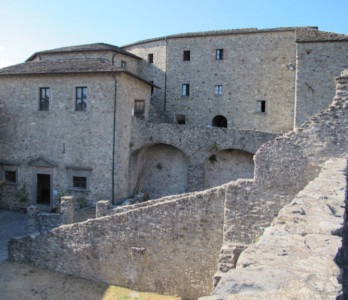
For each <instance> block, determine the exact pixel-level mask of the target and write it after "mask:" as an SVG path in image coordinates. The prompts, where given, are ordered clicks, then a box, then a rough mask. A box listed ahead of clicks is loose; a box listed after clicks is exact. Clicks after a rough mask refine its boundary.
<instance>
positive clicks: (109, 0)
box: [0, 0, 348, 67]
mask: <svg viewBox="0 0 348 300" xmlns="http://www.w3.org/2000/svg"><path fill="white" fill-rule="evenodd" d="M347 12H348V0H336V1H328V0H325V1H324V0H316V1H312V0H309V1H306V0H302V1H298V0H288V1H282V0H278V1H276V0H247V1H243V0H238V1H235V0H210V1H208V0H186V1H185V0H170V1H167V0H146V1H145V0H144V1H140V0H133V1H131V0H121V1H119V0H89V1H86V0H84V1H82V0H0V67H3V66H6V65H10V64H16V63H21V62H23V61H24V60H25V59H27V58H28V57H29V56H30V55H31V54H32V53H34V52H37V51H41V50H48V49H53V48H57V47H63V46H71V45H80V44H88V43H95V42H105V43H110V44H114V45H117V46H122V45H125V44H128V43H132V42H136V41H139V40H144V39H148V38H154V37H160V36H164V35H170V34H176V33H183V32H196V31H207V30H221V29H238V28H250V27H257V28H259V29H264V28H274V27H288V26H318V27H319V29H320V30H323V31H330V32H337V33H344V34H348V15H347Z"/></svg>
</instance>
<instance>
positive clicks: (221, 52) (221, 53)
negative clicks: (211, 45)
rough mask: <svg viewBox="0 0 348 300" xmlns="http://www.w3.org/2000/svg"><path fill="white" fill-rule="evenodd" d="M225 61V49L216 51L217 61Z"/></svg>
mask: <svg viewBox="0 0 348 300" xmlns="http://www.w3.org/2000/svg"><path fill="white" fill-rule="evenodd" d="M223 59H224V49H216V60H223Z"/></svg>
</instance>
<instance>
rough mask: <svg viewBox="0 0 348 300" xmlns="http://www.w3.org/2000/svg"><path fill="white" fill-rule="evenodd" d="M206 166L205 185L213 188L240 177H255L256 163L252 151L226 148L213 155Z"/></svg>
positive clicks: (206, 162)
mask: <svg viewBox="0 0 348 300" xmlns="http://www.w3.org/2000/svg"><path fill="white" fill-rule="evenodd" d="M204 168H205V180H204V186H205V188H211V187H215V186H219V185H222V184H225V183H227V182H230V181H233V180H237V179H240V178H244V179H250V178H253V177H254V168H255V165H254V161H253V154H252V153H250V152H247V151H243V150H237V149H224V150H221V151H218V152H216V153H215V154H213V155H211V156H210V157H209V158H208V159H207V160H206V161H205V164H204Z"/></svg>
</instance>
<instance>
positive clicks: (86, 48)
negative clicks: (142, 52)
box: [27, 43, 140, 61]
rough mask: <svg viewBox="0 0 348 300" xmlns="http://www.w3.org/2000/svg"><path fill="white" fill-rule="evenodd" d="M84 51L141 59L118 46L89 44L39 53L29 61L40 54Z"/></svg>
mask: <svg viewBox="0 0 348 300" xmlns="http://www.w3.org/2000/svg"><path fill="white" fill-rule="evenodd" d="M84 51H113V52H117V53H122V54H124V55H128V56H131V57H134V58H137V59H140V57H138V56H136V55H134V54H132V53H129V52H127V51H125V50H123V49H121V48H119V47H117V46H114V45H110V44H105V43H95V44H87V45H79V46H70V47H62V48H56V49H51V50H45V51H39V52H36V53H34V54H33V55H32V56H30V57H29V58H28V59H27V61H31V60H32V59H33V58H35V57H36V56H37V55H40V54H57V53H71V52H84Z"/></svg>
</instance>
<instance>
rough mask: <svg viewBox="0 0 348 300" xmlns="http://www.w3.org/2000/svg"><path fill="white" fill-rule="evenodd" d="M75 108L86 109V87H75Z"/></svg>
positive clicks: (78, 109)
mask: <svg viewBox="0 0 348 300" xmlns="http://www.w3.org/2000/svg"><path fill="white" fill-rule="evenodd" d="M76 110H77V111H85V110H87V88H86V87H77V88H76Z"/></svg>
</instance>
